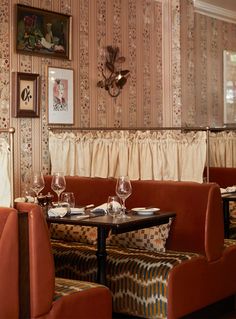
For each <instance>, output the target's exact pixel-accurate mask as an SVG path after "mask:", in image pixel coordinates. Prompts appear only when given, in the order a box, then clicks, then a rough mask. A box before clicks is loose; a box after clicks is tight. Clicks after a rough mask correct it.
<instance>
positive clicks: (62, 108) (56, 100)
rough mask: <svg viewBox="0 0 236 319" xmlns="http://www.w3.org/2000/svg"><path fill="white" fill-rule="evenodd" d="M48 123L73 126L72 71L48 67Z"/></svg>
mask: <svg viewBox="0 0 236 319" xmlns="http://www.w3.org/2000/svg"><path fill="white" fill-rule="evenodd" d="M47 73H48V123H49V124H74V92H73V85H74V79H73V70H72V69H62V68H57V67H48V72H47Z"/></svg>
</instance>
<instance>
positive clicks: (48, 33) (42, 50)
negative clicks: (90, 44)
mask: <svg viewBox="0 0 236 319" xmlns="http://www.w3.org/2000/svg"><path fill="white" fill-rule="evenodd" d="M16 21H17V26H16V51H17V52H19V53H23V54H33V55H44V56H48V57H54V58H63V59H68V60H70V59H71V28H72V25H71V24H72V17H71V16H70V15H66V14H61V13H56V12H53V11H47V10H42V9H37V8H33V7H29V6H25V5H22V4H17V5H16Z"/></svg>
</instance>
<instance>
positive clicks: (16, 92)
mask: <svg viewBox="0 0 236 319" xmlns="http://www.w3.org/2000/svg"><path fill="white" fill-rule="evenodd" d="M12 87H13V92H12V96H13V103H12V107H13V109H12V113H13V114H12V115H13V117H39V74H33V73H21V72H13V85H12Z"/></svg>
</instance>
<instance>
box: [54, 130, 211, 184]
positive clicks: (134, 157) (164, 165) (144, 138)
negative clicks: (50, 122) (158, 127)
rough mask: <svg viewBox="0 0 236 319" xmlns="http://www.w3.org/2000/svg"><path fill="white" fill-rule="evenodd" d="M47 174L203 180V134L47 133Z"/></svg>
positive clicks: (154, 132) (204, 161) (204, 160)
mask: <svg viewBox="0 0 236 319" xmlns="http://www.w3.org/2000/svg"><path fill="white" fill-rule="evenodd" d="M49 152H50V157H51V172H55V171H63V172H64V173H65V175H71V176H73V175H79V176H90V177H118V176H119V175H128V176H129V177H130V179H131V180H137V179H142V180H144V179H146V180H152V179H154V180H176V181H196V182H202V176H203V170H204V167H205V164H206V132H203V131H199V132H185V133H182V132H180V131H174V130H173V131H171V130H169V131H145V132H143V131H136V132H134V133H133V132H131V131H90V132H87V131H84V132H83V131H80V132H76V133H73V132H70V133H68V132H66V133H53V132H51V131H50V132H49Z"/></svg>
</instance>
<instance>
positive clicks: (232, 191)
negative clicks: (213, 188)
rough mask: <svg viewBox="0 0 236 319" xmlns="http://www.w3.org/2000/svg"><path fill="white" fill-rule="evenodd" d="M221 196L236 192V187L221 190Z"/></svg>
mask: <svg viewBox="0 0 236 319" xmlns="http://www.w3.org/2000/svg"><path fill="white" fill-rule="evenodd" d="M220 192H221V194H225V193H234V192H236V186H228V187H226V188H221V189H220Z"/></svg>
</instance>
